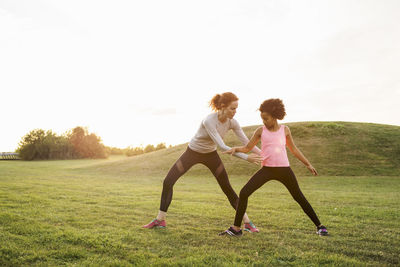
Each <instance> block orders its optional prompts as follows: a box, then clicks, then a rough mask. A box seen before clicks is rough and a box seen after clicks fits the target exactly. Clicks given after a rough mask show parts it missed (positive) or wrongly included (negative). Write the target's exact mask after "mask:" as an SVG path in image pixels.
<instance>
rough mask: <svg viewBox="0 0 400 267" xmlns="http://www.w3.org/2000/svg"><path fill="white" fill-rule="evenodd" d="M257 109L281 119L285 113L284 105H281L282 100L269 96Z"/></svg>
mask: <svg viewBox="0 0 400 267" xmlns="http://www.w3.org/2000/svg"><path fill="white" fill-rule="evenodd" d="M259 110H260V111H261V112H267V113H268V114H270V115H271V116H272V117H274V118H275V119H278V120H282V119H283V118H284V117H285V115H286V111H285V106H284V105H283V102H282V100H280V99H279V98H271V99H267V100H265V101H264V102H263V103H262V104H261V106H260V108H259Z"/></svg>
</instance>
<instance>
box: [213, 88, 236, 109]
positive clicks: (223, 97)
mask: <svg viewBox="0 0 400 267" xmlns="http://www.w3.org/2000/svg"><path fill="white" fill-rule="evenodd" d="M237 100H239V98H238V97H237V96H236V95H235V94H234V93H231V92H226V93H222V94H216V95H215V96H214V97H213V98H212V99H211V100H210V107H211V109H212V110H214V111H218V110H220V109H222V108H223V107H227V106H229V104H230V103H232V102H233V101H237Z"/></svg>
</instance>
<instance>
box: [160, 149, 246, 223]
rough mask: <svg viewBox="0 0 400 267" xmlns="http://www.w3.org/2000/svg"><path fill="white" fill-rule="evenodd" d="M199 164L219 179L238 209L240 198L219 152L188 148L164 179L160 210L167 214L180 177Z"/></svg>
mask: <svg viewBox="0 0 400 267" xmlns="http://www.w3.org/2000/svg"><path fill="white" fill-rule="evenodd" d="M197 163H202V164H204V165H206V166H207V167H208V168H209V169H210V171H211V172H212V173H213V174H214V176H215V178H217V182H218V184H219V186H220V187H221V189H222V191H223V192H224V193H225V195H226V196H227V197H228V199H229V202H230V203H231V206H232V207H233V208H234V209H236V206H237V203H238V199H239V198H238V196H237V194H236V193H235V191H233V188H232V186H231V184H230V183H229V179H228V174H227V173H226V170H225V167H224V164H223V163H222V161H221V158H220V157H219V155H218V153H217V151H213V152H210V153H199V152H196V151H193V150H191V149H190V148H189V147H188V148H187V149H186V151H185V152H184V153H183V154H182V156H181V157H180V158H179V159H178V160H177V161H176V162H175V164H174V165H173V166H172V167H171V169H170V170H169V172H168V174H167V176H166V177H165V179H164V183H163V190H162V194H161V204H160V210H161V211H165V212H167V210H168V207H169V204H171V201H172V193H173V187H174V184H175V183H176V181H177V180H178V179H179V177H181V176H182V175H183V174H184V173H185V172H187V171H188V170H189V169H190V168H191V167H192V166H193V165H195V164H197ZM242 218H243V215H242ZM240 221H242V219H240Z"/></svg>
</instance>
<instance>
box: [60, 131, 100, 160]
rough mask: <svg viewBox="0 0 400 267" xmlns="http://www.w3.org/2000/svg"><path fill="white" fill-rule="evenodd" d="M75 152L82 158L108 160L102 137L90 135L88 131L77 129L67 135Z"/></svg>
mask: <svg viewBox="0 0 400 267" xmlns="http://www.w3.org/2000/svg"><path fill="white" fill-rule="evenodd" d="M67 136H68V139H69V141H70V143H71V144H72V146H73V147H74V150H75V152H76V153H77V155H78V157H80V158H92V159H93V158H107V153H106V148H105V146H104V145H103V144H102V143H101V139H100V137H98V136H97V135H95V134H94V133H91V134H89V133H88V131H87V129H84V128H82V127H76V128H74V129H73V130H72V131H71V132H69V133H68V134H67Z"/></svg>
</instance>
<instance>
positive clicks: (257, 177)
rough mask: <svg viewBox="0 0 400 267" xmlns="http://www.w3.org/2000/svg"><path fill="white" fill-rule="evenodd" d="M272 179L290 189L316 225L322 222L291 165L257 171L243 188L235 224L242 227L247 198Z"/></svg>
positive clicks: (264, 167) (263, 168)
mask: <svg viewBox="0 0 400 267" xmlns="http://www.w3.org/2000/svg"><path fill="white" fill-rule="evenodd" d="M270 180H277V181H279V182H281V183H282V184H284V185H285V186H286V188H287V189H288V190H289V192H290V194H291V195H292V197H293V198H294V200H296V201H297V203H299V204H300V206H301V208H302V209H303V211H304V212H305V213H306V214H307V215H308V217H310V219H311V220H312V221H313V223H314V224H315V225H316V226H319V225H320V224H321V223H320V221H319V219H318V217H317V215H316V214H315V212H314V210H313V208H312V207H311V205H310V203H308V201H307V199H306V198H305V197H304V195H303V193H302V192H301V190H300V187H299V184H298V183H297V179H296V176H295V175H294V173H293V171H292V169H291V168H290V167H266V166H263V167H262V168H261V169H260V170H259V171H257V172H256V173H255V174H254V175H253V177H251V179H250V180H249V181H248V182H247V184H246V185H245V186H244V187H243V188H242V190H241V191H240V194H239V205H238V208H237V210H236V216H235V223H234V225H235V226H238V227H240V225H241V222H242V218H243V215H244V213H245V212H246V208H247V200H248V198H249V196H250V195H251V194H253V192H254V191H256V190H257V189H258V188H260V187H261V186H262V185H263V184H265V183H266V182H268V181H270Z"/></svg>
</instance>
